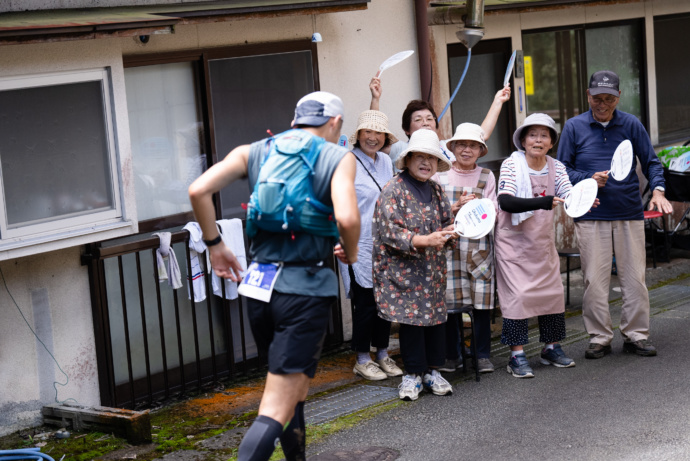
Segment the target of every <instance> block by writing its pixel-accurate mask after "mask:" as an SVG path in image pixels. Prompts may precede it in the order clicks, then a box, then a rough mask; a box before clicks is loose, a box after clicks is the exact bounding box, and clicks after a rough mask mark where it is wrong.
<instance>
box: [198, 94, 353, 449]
mask: <svg viewBox="0 0 690 461" xmlns="http://www.w3.org/2000/svg"><path fill="white" fill-rule="evenodd" d="M343 111H344V109H343V102H342V101H341V99H340V98H338V97H337V96H335V95H333V94H331V93H327V92H324V91H317V92H314V93H310V94H308V95H307V96H305V97H303V98H302V99H300V101H299V102H298V103H297V107H296V108H295V118H294V120H293V122H292V126H293V128H296V129H299V130H300V131H299V133H300V134H299V136H306V137H311V138H312V139H313V140H314V141H316V139H314V138H316V137H318V138H323V139H325V140H326V141H328V142H326V143H324V144H323V146H322V147H321V150H320V154H319V157H318V159H317V160H316V162H315V163H314V168H313V169H314V176H313V183H312V187H313V192H314V196H315V198H316V199H317V200H319V201H320V202H321V203H322V204H324V205H325V206H327V207H331V208H332V209H333V211H334V213H333V214H334V216H335V219H336V222H337V226H338V231H339V234H340V242H341V243H338V244H336V242H335V239H334V238H333V237H326V236H321V235H317V234H312V233H309V232H292V233H287V232H284V233H278V232H269V231H266V230H263V229H259V230H258V232H257V233H256V235H254V236H253V237H252V239H251V242H250V248H249V255H250V257H251V259H252V261H253V262H254V263H261V264H258V266H255V265H254V264H252V266H255V267H256V269H251V266H250V268H248V269H247V271H248V272H250V274H249V275H246V277H247V279H248V280H250V281H251V280H252V278H253V274H256V275H258V276H260V277H261V279H264V275H266V278H269V277H275V285H273V288H272V289H271V290H272V291H271V292H270V293H269V294H268V296H267V298H268V301H263V300H261V299H252V298H251V297H247V298H244V300H245V302H246V306H247V313H248V316H249V322H250V324H251V327H252V333H253V334H254V339H255V340H256V343H257V345H258V347H259V348H260V349H261V350H262V351H264V352H265V353H267V354H268V376H267V377H266V386H265V388H264V393H263V396H262V397H261V404H260V406H259V415H258V417H257V418H256V420H255V421H254V423H253V424H252V426H251V427H250V428H249V430H248V431H247V433H246V434H245V436H244V438H243V439H242V443H241V444H240V447H239V450H238V454H237V459H238V460H239V461H260V460H261V461H263V460H268V459H269V458H270V457H271V454H272V453H273V450H274V449H275V446H276V442H277V440H278V439H280V443H281V446H282V448H283V452H284V454H285V458H286V459H287V460H288V461H298V460H304V459H305V421H304V401H305V399H306V397H307V392H308V390H309V382H310V379H311V378H313V377H314V373H315V371H316V365H317V362H318V360H319V356H320V354H321V348H322V346H323V339H324V336H325V334H326V328H327V326H328V320H329V312H330V309H329V306H330V305H331V304H332V303H333V302H334V301H335V300H336V299H337V296H338V279H337V277H336V275H335V273H334V272H333V271H332V270H331V269H330V268H329V267H328V266H327V265H326V264H324V262H325V261H326V260H327V259H329V258H332V257H333V254H334V249H335V255H336V256H337V257H338V258H339V259H340V260H341V261H343V262H344V263H346V264H351V263H354V262H356V261H357V242H358V240H359V233H360V216H359V210H358V208H357V195H356V193H355V186H354V179H355V172H356V163H355V158H354V156H353V154H352V153H350V152H348V150H347V149H345V148H344V147H340V146H337V145H335V144H334V143H335V142H337V141H338V138H339V137H340V131H341V128H342V125H343ZM294 136H297V135H294ZM276 142H277V141H276ZM265 145H266V142H265V140H263V141H258V142H255V143H253V144H251V145H243V146H239V147H237V148H235V149H233V150H232V152H230V153H229V154H228V155H227V156H226V157H225V158H224V159H223V161H221V162H218V163H217V164H215V165H214V166H213V167H211V168H210V169H209V170H208V171H206V172H205V173H204V174H203V175H201V176H200V177H199V178H198V179H197V180H196V181H194V183H193V184H192V185H191V186H190V187H189V197H190V200H191V202H192V208H193V209H194V215H195V216H196V218H197V220H198V221H199V225H200V226H201V230H202V231H203V235H204V237H203V238H204V243H206V246H207V247H208V250H209V254H210V258H211V265H212V267H213V270H214V271H215V272H216V274H217V275H218V276H219V277H225V278H229V279H231V280H233V281H235V282H238V281H240V279H241V278H242V274H241V272H242V267H241V266H240V264H239V263H238V261H237V258H236V257H235V255H234V254H233V253H232V251H230V249H229V248H228V247H226V246H225V244H224V243H223V240H222V238H221V236H220V234H219V233H218V229H217V228H216V222H215V220H216V213H215V209H214V206H213V195H214V194H215V193H216V192H218V191H219V190H220V189H221V188H223V187H225V186H226V185H228V184H230V183H232V182H233V181H236V180H238V179H240V178H243V177H247V178H248V179H249V185H250V189H253V187H254V184H255V183H256V182H257V179H258V176H259V170H260V166H261V162H262V159H263V158H264V155H266V151H267V149H266V148H265ZM283 179H287V178H283ZM273 263H277V264H278V265H279V266H280V271H278V273H277V274H276V272H277V271H276V269H275V265H274V264H273ZM264 267H265V269H263V268H264ZM271 267H273V269H272V270H271ZM257 270H258V271H259V272H260V273H257V272H256V271H257ZM263 271H265V272H263ZM246 296H251V295H250V294H248V293H247V294H246ZM264 298H265V297H264Z"/></svg>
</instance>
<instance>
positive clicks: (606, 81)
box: [589, 70, 621, 97]
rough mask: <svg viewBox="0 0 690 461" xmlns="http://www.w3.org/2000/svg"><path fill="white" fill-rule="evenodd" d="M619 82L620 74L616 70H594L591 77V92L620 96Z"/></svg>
mask: <svg viewBox="0 0 690 461" xmlns="http://www.w3.org/2000/svg"><path fill="white" fill-rule="evenodd" d="M619 83H620V81H619V79H618V75H616V73H615V72H612V71H610V70H600V71H599V72H594V73H593V74H592V76H591V77H590V79H589V94H591V95H592V96H596V95H598V94H602V93H605V94H612V95H614V96H616V97H620V95H621V92H620V90H619V89H618V84H619Z"/></svg>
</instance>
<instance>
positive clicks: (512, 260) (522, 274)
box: [495, 156, 565, 320]
mask: <svg viewBox="0 0 690 461" xmlns="http://www.w3.org/2000/svg"><path fill="white" fill-rule="evenodd" d="M546 161H547V163H548V165H549V174H548V175H545V176H530V182H531V183H532V192H533V194H534V196H535V197H537V196H538V195H554V193H555V188H556V165H555V163H554V161H553V159H552V158H551V157H548V156H547V157H546ZM510 218H511V213H507V212H505V211H503V210H501V209H499V211H498V225H497V227H496V235H495V245H496V277H497V283H498V300H499V303H500V305H501V314H502V315H503V317H505V318H508V319H513V320H520V319H527V318H530V317H536V316H538V315H546V314H559V313H562V312H565V302H564V298H563V282H562V281H561V274H560V262H559V259H558V253H557V252H556V245H555V243H554V241H555V236H554V229H553V211H552V210H535V211H534V215H533V216H532V217H531V218H529V219H527V220H525V221H523V222H521V223H520V224H519V225H517V226H513V225H512V223H511V220H510Z"/></svg>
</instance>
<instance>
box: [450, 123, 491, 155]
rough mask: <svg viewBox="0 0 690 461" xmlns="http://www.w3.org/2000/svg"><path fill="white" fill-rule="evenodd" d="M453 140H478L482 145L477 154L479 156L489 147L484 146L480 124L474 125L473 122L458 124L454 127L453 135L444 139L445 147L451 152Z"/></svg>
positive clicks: (484, 153)
mask: <svg viewBox="0 0 690 461" xmlns="http://www.w3.org/2000/svg"><path fill="white" fill-rule="evenodd" d="M455 141H476V142H478V143H479V144H481V145H482V146H484V148H483V149H482V152H481V154H479V157H484V156H485V155H486V154H487V153H488V152H489V148H488V147H487V146H486V142H485V141H484V130H482V127H481V126H479V125H475V124H474V123H461V124H460V125H458V127H457V128H456V129H455V134H454V135H453V137H452V138H450V139H449V140H448V141H446V148H448V150H449V151H450V152H453V143H455Z"/></svg>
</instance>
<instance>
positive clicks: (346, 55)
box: [118, 0, 420, 139]
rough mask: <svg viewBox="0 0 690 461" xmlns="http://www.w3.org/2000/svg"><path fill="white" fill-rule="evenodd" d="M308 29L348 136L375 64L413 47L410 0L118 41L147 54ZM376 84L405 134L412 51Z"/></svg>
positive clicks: (300, 34) (414, 94) (413, 82)
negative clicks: (342, 106)
mask: <svg viewBox="0 0 690 461" xmlns="http://www.w3.org/2000/svg"><path fill="white" fill-rule="evenodd" d="M392 19H394V20H392ZM313 32H319V33H320V34H321V35H322V37H323V41H322V42H320V43H319V44H318V50H317V53H318V58H319V76H320V83H321V90H323V91H330V92H332V93H335V94H337V95H338V96H340V97H341V98H342V99H343V101H344V103H345V123H344V126H343V133H344V134H347V135H348V136H349V135H350V134H351V133H352V131H354V129H355V127H356V122H357V116H358V115H359V113H360V112H362V111H363V110H367V109H369V102H370V99H371V94H370V93H369V81H370V80H371V77H373V76H374V75H375V74H376V72H377V71H378V67H379V65H380V64H381V63H382V62H383V61H384V60H385V59H386V58H388V57H390V56H391V55H393V54H395V53H397V52H399V51H403V50H414V51H415V52H416V50H417V42H416V34H415V21H414V5H413V3H412V2H400V1H395V0H376V1H373V2H371V3H369V5H368V9H367V10H362V11H353V12H347V13H332V14H323V15H318V16H313V15H308V16H284V17H277V18H269V19H262V20H237V21H229V22H222V23H209V24H200V25H188V26H178V27H176V28H175V33H174V34H168V35H152V36H151V37H150V41H149V42H148V43H147V44H142V43H141V42H140V41H138V40H137V39H136V38H121V39H118V45H119V46H120V49H121V52H122V54H123V55H132V54H149V53H156V52H165V51H175V50H184V49H197V48H210V47H221V46H231V45H242V44H245V43H247V44H256V43H266V42H277V41H281V40H299V39H308V38H310V37H311V35H312V33H313ZM382 86H383V96H382V100H381V110H382V111H383V112H385V113H386V114H387V115H388V116H389V118H390V120H391V129H392V131H393V132H394V133H395V134H396V136H398V138H400V139H407V137H406V136H405V133H404V132H403V130H402V128H401V126H400V125H401V117H402V112H403V110H404V109H405V106H406V105H407V103H408V102H409V101H410V100H411V99H416V98H419V97H420V94H419V66H418V61H417V54H416V53H415V55H413V56H412V57H410V58H408V59H407V60H405V61H403V62H402V63H400V64H398V65H397V66H395V67H393V68H391V69H389V70H387V71H386V73H385V74H384V75H383V78H382Z"/></svg>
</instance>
